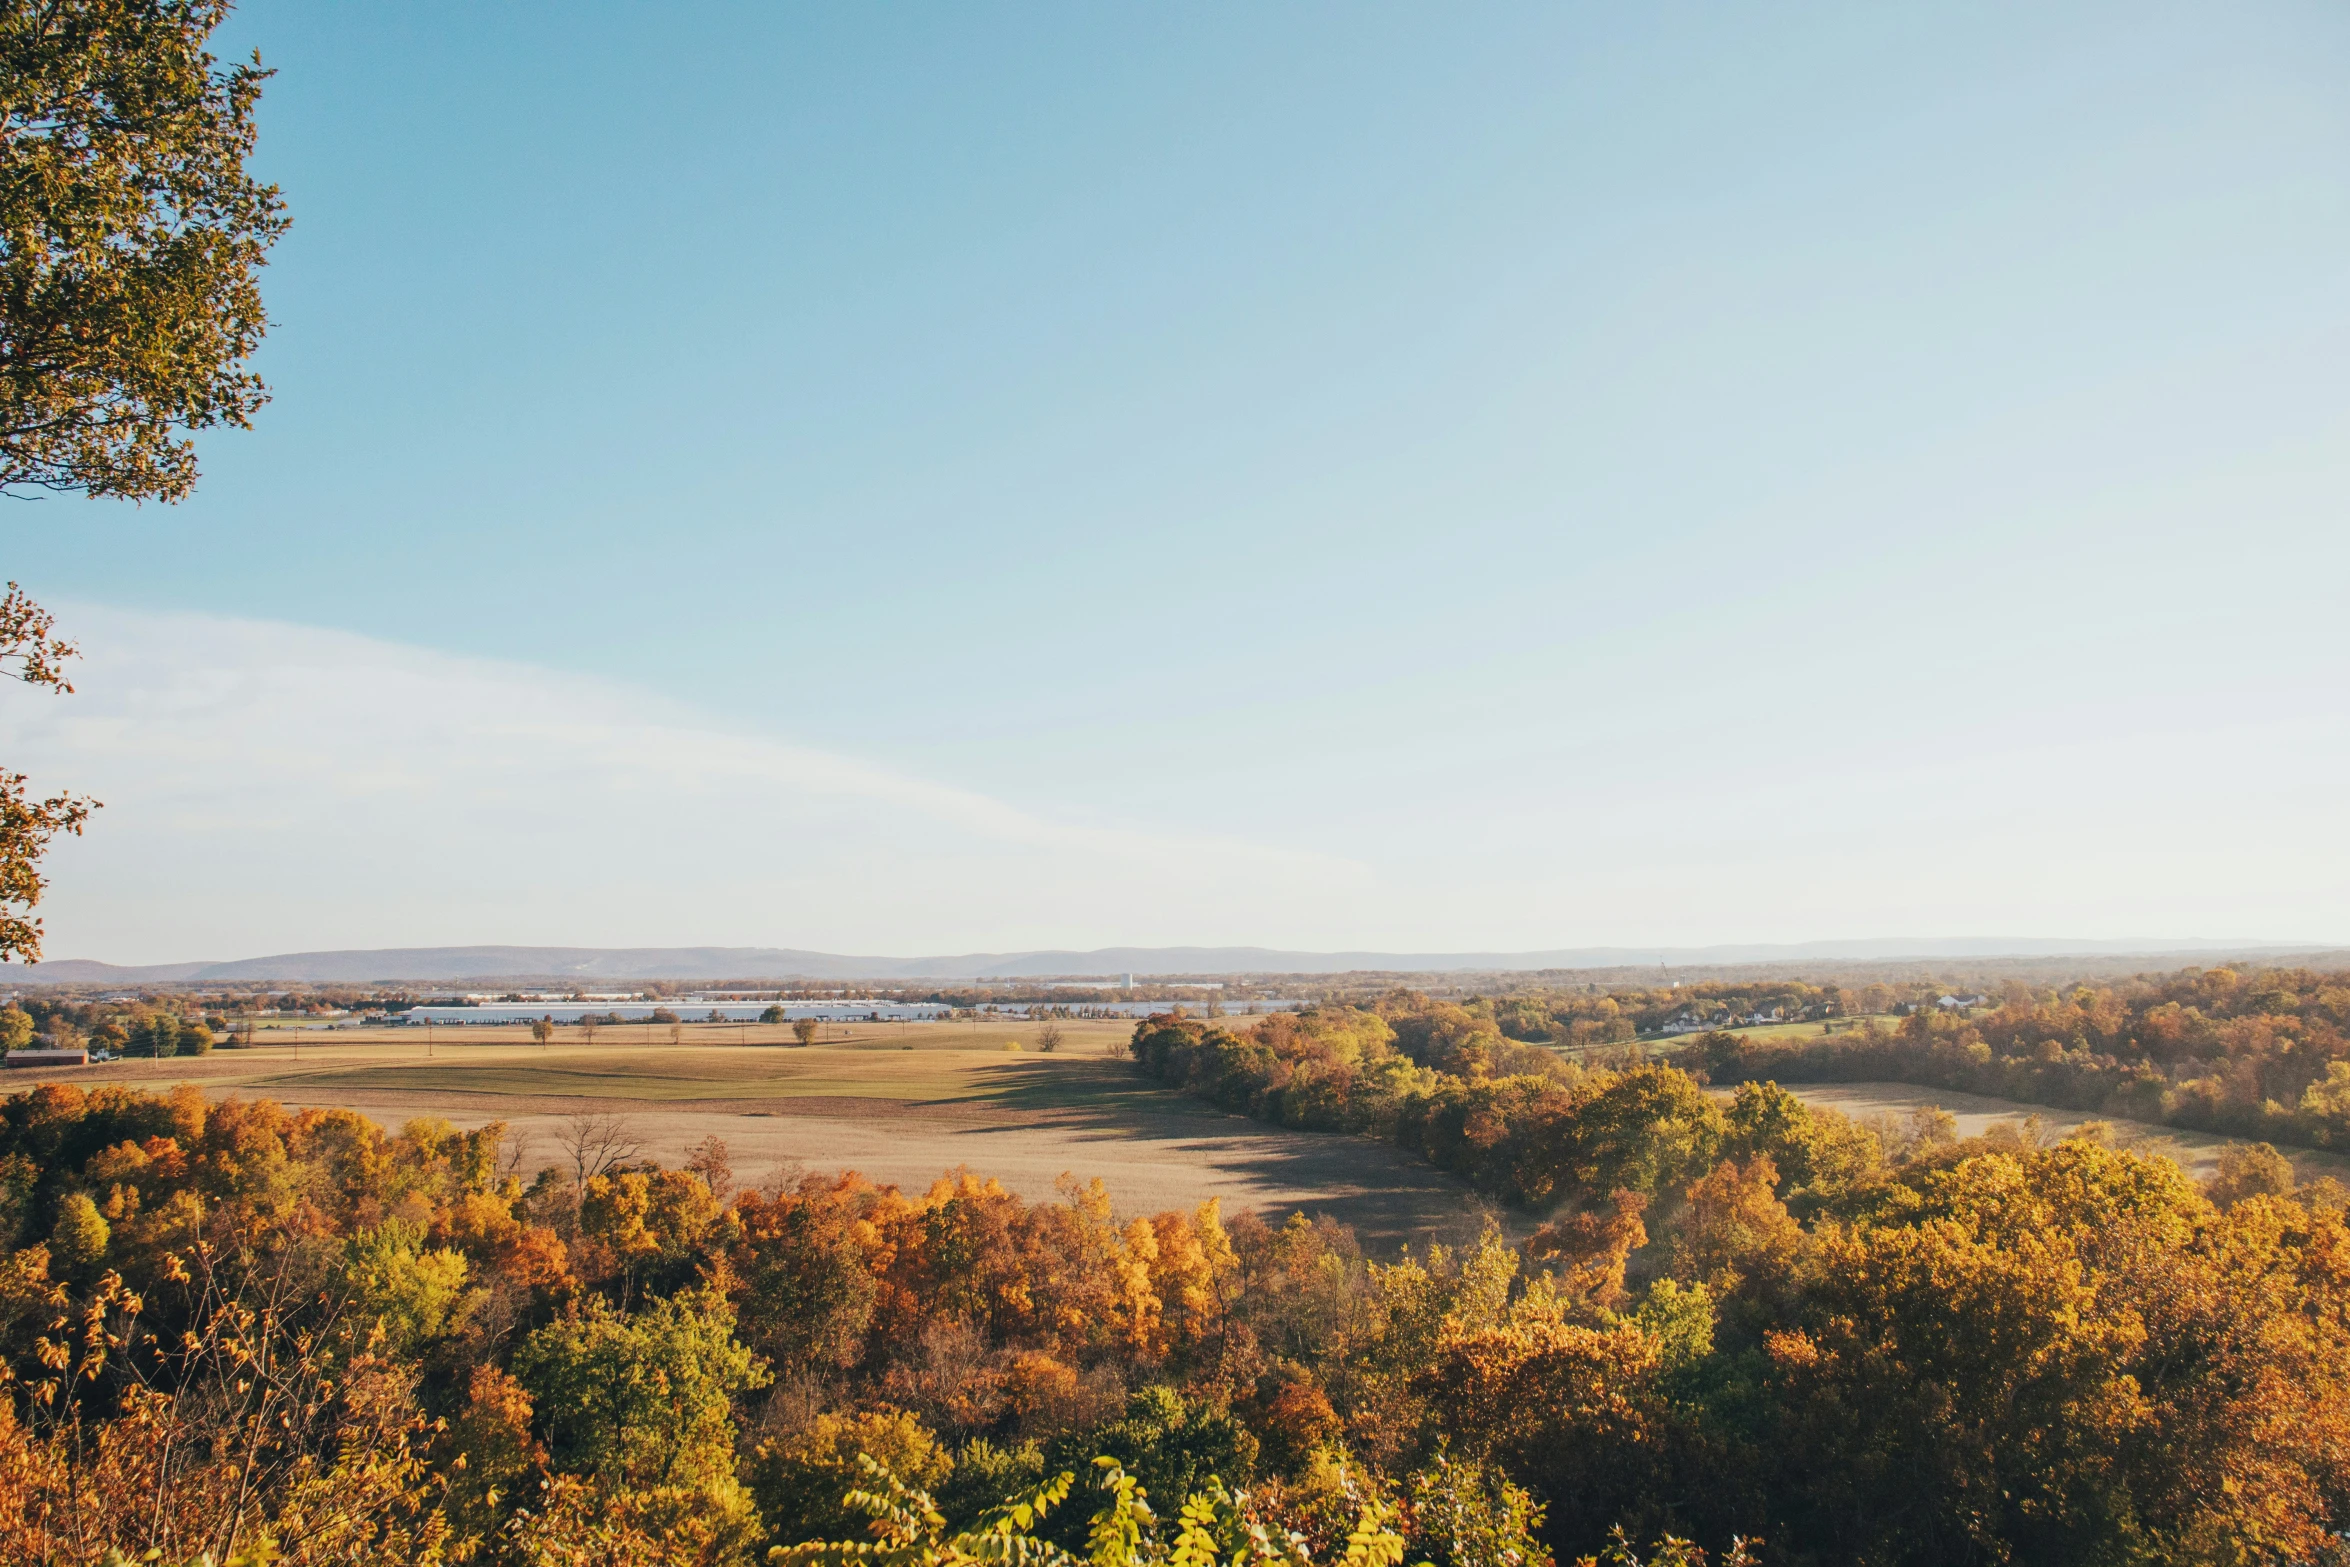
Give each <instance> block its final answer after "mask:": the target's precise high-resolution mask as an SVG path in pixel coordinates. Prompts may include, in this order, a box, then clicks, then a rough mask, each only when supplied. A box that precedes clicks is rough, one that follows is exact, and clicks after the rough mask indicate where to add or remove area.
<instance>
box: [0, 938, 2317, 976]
mask: <svg viewBox="0 0 2350 1567" xmlns="http://www.w3.org/2000/svg"><path fill="white" fill-rule="evenodd" d="M2327 947H2328V944H2327V943H2323V942H2263V941H2213V940H2208V939H2202V938H2186V939H2175V938H2152V937H2150V938H2147V939H2144V940H2129V941H2068V940H2065V939H2063V938H2057V937H2015V936H1943V937H1913V938H1887V939H1876V940H1854V941H1804V942H1784V943H1767V942H1766V943H1743V944H1736V945H1723V946H1711V947H1569V948H1561V949H1557V950H1553V951H1545V952H1288V951H1281V950H1278V949H1274V948H1269V947H1100V948H1096V949H1094V950H1092V951H1090V952H1073V951H1036V952H980V953H966V954H963V955H961V956H955V957H919V958H890V957H858V956H850V955H843V954H840V953H830V952H805V951H801V950H798V949H796V948H791V947H499V946H480V947H379V948H368V949H359V950H351V951H339V952H288V953H281V954H278V955H277V956H274V957H263V958H240V959H236V960H234V961H230V962H225V963H158V964H146V965H117V964H112V963H100V962H97V961H94V960H92V959H88V958H67V959H63V960H61V961H58V962H53V963H40V964H33V965H28V966H27V967H26V968H24V969H22V970H21V971H19V981H18V982H19V983H30V984H52V985H159V984H180V983H195V984H205V983H221V984H233V983H239V982H248V983H249V982H256V981H259V982H273V981H276V982H285V983H293V984H313V985H324V984H356V985H364V984H373V983H379V982H381V983H401V984H413V983H454V982H457V981H482V982H488V981H492V980H516V979H534V980H566V979H568V980H631V979H659V980H722V979H740V980H749V979H777V980H855V979H869V980H926V979H937V980H976V979H1038V978H1046V977H1075V978H1090V977H1095V976H1099V977H1104V978H1115V977H1117V976H1119V975H1123V974H1133V975H1135V976H1136V977H1138V978H1143V977H1150V978H1158V977H1165V976H1172V975H1181V974H1343V973H1350V972H1381V973H1403V974H1441V973H1467V972H1500V973H1527V972H1532V971H1535V970H1542V969H1606V968H1633V967H1643V966H1647V965H1652V964H1655V965H1663V966H1665V967H1673V968H1704V967H1712V966H1716V965H1721V964H1732V963H1795V962H1803V961H1806V960H1811V961H1820V962H1863V963H1865V962H1871V961H1880V960H1898V959H1904V958H1992V957H2069V956H2090V955H2123V954H2132V955H2134V954H2145V955H2148V956H2153V955H2157V954H2161V955H2171V954H2178V955H2189V954H2195V953H2208V952H2240V953H2279V954H2281V953H2291V952H2316V951H2324V950H2327ZM5 978H6V974H5V971H0V979H5Z"/></svg>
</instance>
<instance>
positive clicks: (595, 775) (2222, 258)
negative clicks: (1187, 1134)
mask: <svg viewBox="0 0 2350 1567" xmlns="http://www.w3.org/2000/svg"><path fill="white" fill-rule="evenodd" d="M222 42H223V45H224V52H226V51H228V50H237V51H241V50H244V49H247V48H252V47H258V48H260V49H261V51H262V53H263V56H264V59H265V62H266V63H267V64H269V65H271V66H274V67H276V68H277V70H278V72H279V74H278V76H277V78H276V79H275V80H274V81H273V82H272V83H271V84H270V87H269V90H268V93H267V96H266V98H265V100H264V104H263V109H262V150H261V153H260V157H259V160H258V161H259V165H260V168H261V171H262V172H263V173H264V174H265V176H267V177H269V178H272V179H275V180H276V181H278V182H279V183H280V184H281V185H282V186H283V187H284V189H285V193H286V196H287V200H288V202H289V205H290V208H291V210H292V213H293V216H294V220H295V227H294V229H293V232H292V233H291V235H290V236H289V237H288V238H287V239H286V240H285V242H284V243H283V244H282V245H281V246H280V247H279V249H278V251H277V252H276V255H275V258H274V260H273V263H272V265H271V267H270V269H269V272H268V274H267V275H266V277H265V279H264V286H265V290H266V293H267V296H268V299H269V303H270V309H271V313H272V317H273V321H274V323H275V324H274V326H273V329H272V332H271V335H270V339H269V342H268V345H267V347H266V349H265V350H264V353H263V355H262V359H261V364H260V368H261V369H262V371H263V373H264V374H265V375H266V376H267V377H268V379H269V381H270V382H271V384H272V386H273V388H274V390H275V393H276V400H275V402H274V403H273V404H272V405H271V406H270V407H268V408H267V409H265V410H264V411H263V412H262V414H261V415H260V417H259V419H258V421H257V425H256V428H255V429H254V430H253V431H252V432H250V433H230V434H226V435H214V436H212V437H209V438H207V439H206V440H205V442H204V443H203V447H202V451H203V458H204V465H205V477H204V481H203V484H202V486H201V489H200V491H199V493H198V495H197V496H196V498H195V499H193V500H191V501H190V502H188V503H186V504H185V505H182V506H179V507H176V508H171V507H152V506H151V507H147V508H144V509H135V508H129V507H123V506H116V505H109V504H98V503H89V502H81V501H73V500H58V499H51V500H42V501H37V502H21V503H18V504H17V506H16V508H15V510H14V511H13V512H12V513H11V514H10V516H11V517H12V519H13V531H12V532H11V533H10V534H9V536H8V540H7V543H8V547H9V551H10V558H9V566H8V574H9V575H10V576H13V577H15V578H17V579H18V580H21V581H22V582H23V583H24V584H25V586H26V587H27V588H28V589H29V590H30V591H32V592H33V593H34V594H35V595H36V596H38V597H40V598H42V599H43V600H44V601H45V602H52V603H53V604H54V605H55V606H56V607H58V608H60V609H61V610H62V611H65V612H66V617H67V621H68V629H69V630H71V631H72V632H74V633H76V634H78V635H79V636H80V637H81V639H82V641H83V643H84V645H85V648H86V649H87V652H88V659H87V662H86V667H85V668H84V670H83V671H82V674H81V676H80V677H79V679H78V683H79V685H80V686H81V692H80V694H79V695H77V696H75V697H71V698H64V699H56V698H49V697H46V696H41V695H38V694H35V693H32V692H30V691H22V690H18V691H10V692H0V747H5V749H0V761H4V762H6V763H7V764H8V765H10V766H13V767H17V768H20V769H22V770H25V771H27V772H29V773H30V774H31V775H32V778H33V780H34V783H35V785H36V786H38V787H51V786H55V787H80V788H85V789H87V790H89V791H90V792H92V793H95V794H97V795H98V796H100V797H101V798H102V799H104V800H105V801H106V802H107V806H106V809H105V810H104V811H103V812H101V813H100V815H99V816H98V818H97V819H96V821H95V823H94V824H93V827H92V830H91V833H90V835H89V837H88V838H86V839H84V840H82V841H79V842H74V843H69V844H67V845H65V846H63V847H62V848H61V849H60V850H59V851H58V852H57V854H56V857H55V861H54V867H55V871H56V885H55V890H54V892H53V894H52V898H51V901H50V903H49V904H48V905H46V906H45V912H46V913H47V914H48V916H49V928H50V942H49V954H50V955H51V956H53V957H97V958H105V959H110V960H114V961H119V962H140V961H165V960H172V959H183V958H194V957H231V956H240V955H246V954H251V953H259V952H265V951H284V950H292V949H297V948H313V947H330V946H362V945H364V946H375V945H410V944H427V943H431V944H439V943H451V942H473V941H511V942H549V943H579V944H614V945H618V944H631V945H635V944H689V943H703V942H722V943H729V944H775V945H790V946H801V947H813V948H819V949H828V950H836V951H863V952H901V953H913V952H951V951H970V950H1003V949H1009V948H1020V947H1030V946H1045V945H1054V946H1097V945H1107V944H1113V943H1144V944H1156V943H1170V942H1202V943H1219V944H1220V943H1240V942H1260V943H1265V944H1269V945H1280V946H1291V947H1323V948H1329V947H1342V946H1343V947H1373V948H1380V947H1384V948H1391V949H1392V948H1404V949H1413V950H1447V949H1453V950H1468V949H1488V950H1490V949H1508V948H1520V949H1522V948H1536V947H1548V946H1564V945H1584V944H1665V945H1696V944H1702V943H1707V942H1715V941H1796V940H1806V939H1815V938H1828V937H1854V936H1887V935H1909V934H1956V933H1999V934H2017V935H2034V936H2051V935H2057V936H2080V937H2133V936H2150V937H2190V936H2204V937H2244V938H2259V939H2278V940H2323V941H2346V942H2350V810H2346V809H2345V806H2344V804H2343V800H2344V782H2343V781H2344V779H2345V777H2350V703H2346V702H2345V700H2344V695H2343V693H2344V692H2346V691H2350V614H2346V608H2350V606H2346V604H2345V584H2350V528H2346V527H2345V520H2346V519H2345V515H2344V514H2345V509H2346V507H2350V94H2346V93H2345V92H2344V91H2343V84H2344V83H2345V82H2346V81H2350V11H2345V10H2344V9H2343V8H2341V7H2340V6H2338V5H2331V4H2315V3H2312V4H2301V5H2285V4H2251V5H2244V6H2231V7H2175V8H2174V7H2157V8H2146V7H2123V6H2119V5H2114V6H2078V5H2040V6H2031V7H2024V6H2005V7H2002V6H1987V7H1965V8H1957V7H1951V8H1927V7H1860V6H1848V5H1847V6H1804V5H1796V6H1788V7H1774V8H1771V9H1769V10H1768V11H1767V12H1766V11H1760V10H1756V11H1737V10H1725V9H1722V8H1714V7H1697V6H1674V5H1666V6H1658V7H1640V8H1605V9H1603V8H1599V7H1560V6H1547V5H1546V6H1534V5H1527V6H1501V5H1495V6H1487V7H1478V8H1471V9H1468V10H1460V9H1453V10H1449V11H1437V10H1432V9H1429V8H1426V7H1404V6H1359V5H1349V6H1336V5H1276V6H1253V7H1241V6H1229V5H1227V6H1214V5H1209V6H1192V7H1182V8H1143V7H1081V6H1073V5H1031V6H1019V7H1011V6H974V7H946V6H915V7H898V8H890V9H877V8H851V7H815V6H773V5H749V4H745V5H741V6H722V5H677V6H669V7H659V8H655V7H645V6H623V5H596V4H581V5H576V6H568V7H562V8H555V7H533V8H525V7H495V8H493V7H464V6H456V5H414V6H403V7H323V6H315V5H299V4H295V3H293V0H266V3H257V0H249V3H247V4H246V5H244V6H243V7H242V8H241V10H240V11H239V13H238V14H237V15H236V17H235V18H234V19H233V20H232V22H231V23H230V25H229V27H228V29H227V30H226V31H225V33H224V36H223V40H222Z"/></svg>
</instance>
